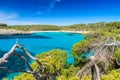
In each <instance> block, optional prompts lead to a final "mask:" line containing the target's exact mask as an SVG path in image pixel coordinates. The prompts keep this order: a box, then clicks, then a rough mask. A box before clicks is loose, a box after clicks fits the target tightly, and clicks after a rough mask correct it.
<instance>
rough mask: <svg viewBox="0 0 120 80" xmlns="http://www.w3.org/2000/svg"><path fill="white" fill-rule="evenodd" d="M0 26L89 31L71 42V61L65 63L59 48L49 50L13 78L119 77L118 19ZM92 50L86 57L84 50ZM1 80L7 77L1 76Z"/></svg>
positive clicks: (85, 79) (114, 79)
mask: <svg viewBox="0 0 120 80" xmlns="http://www.w3.org/2000/svg"><path fill="white" fill-rule="evenodd" d="M0 29H15V30H22V31H61V30H68V31H91V33H88V34H84V36H85V39H84V40H82V41H81V42H78V43H75V44H74V45H73V47H72V49H71V51H72V55H73V57H74V60H75V63H74V64H68V63H67V61H66V59H67V57H68V55H67V52H66V51H63V50H60V49H57V50H50V51H49V52H43V53H42V54H39V55H37V56H36V57H35V59H34V62H33V63H32V65H30V66H28V67H29V69H30V72H24V73H21V74H20V75H18V76H15V77H14V80H119V79H120V22H98V23H89V24H74V25H69V26H56V25H14V26H9V25H7V24H2V23H1V24H0ZM17 46H18V45H17ZM18 48H21V49H22V50H23V51H24V52H25V53H28V52H27V51H25V49H24V48H22V46H21V47H20V46H18ZM92 52H93V53H94V55H92V56H86V53H88V54H90V53H92ZM19 57H20V56H19ZM3 63H4V62H3ZM0 64H1V63H0ZM31 71H32V72H31ZM21 72H22V71H21ZM23 78H24V79H23ZM3 80H9V79H7V78H4V79H3Z"/></svg>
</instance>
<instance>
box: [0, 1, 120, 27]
mask: <svg viewBox="0 0 120 80" xmlns="http://www.w3.org/2000/svg"><path fill="white" fill-rule="evenodd" d="M103 21H104V22H111V21H120V0H0V23H6V24H8V25H21V24H23V25H26V24H27V25H28V24H52V25H72V24H80V23H85V24H87V23H95V22H103Z"/></svg>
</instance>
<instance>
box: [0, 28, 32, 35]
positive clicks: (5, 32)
mask: <svg viewBox="0 0 120 80" xmlns="http://www.w3.org/2000/svg"><path fill="white" fill-rule="evenodd" d="M13 34H30V32H25V31H18V30H14V29H0V35H13Z"/></svg>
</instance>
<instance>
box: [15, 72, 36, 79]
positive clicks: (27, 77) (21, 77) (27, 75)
mask: <svg viewBox="0 0 120 80" xmlns="http://www.w3.org/2000/svg"><path fill="white" fill-rule="evenodd" d="M14 80H34V76H33V75H32V74H27V73H23V74H20V75H19V76H16V77H14Z"/></svg>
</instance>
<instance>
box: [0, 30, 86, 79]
mask: <svg viewBox="0 0 120 80" xmlns="http://www.w3.org/2000/svg"><path fill="white" fill-rule="evenodd" d="M17 38H18V43H19V44H22V45H23V46H24V47H25V48H26V49H27V50H28V51H29V52H31V53H32V55H34V56H36V55H37V54H40V53H42V52H45V51H49V50H51V49H62V50H66V51H67V52H68V54H69V58H68V59H67V62H68V63H74V59H73V57H72V55H71V48H72V45H73V44H74V43H76V42H79V41H81V40H83V39H84V36H83V35H80V34H74V33H62V32H40V33H34V34H28V35H27V34H26V35H12V36H0V57H2V56H3V54H4V53H5V52H7V51H9V50H10V48H11V47H12V46H13V45H14V44H15V42H16V39H17ZM17 52H18V53H20V54H24V53H22V52H21V51H20V50H17ZM23 65H24V63H23V62H22V61H21V60H20V59H18V58H17V57H12V58H10V61H9V62H8V63H7V64H5V66H8V67H9V68H10V69H11V70H12V69H13V70H14V69H15V68H17V69H20V70H24V69H26V66H23ZM17 74H18V73H5V72H1V71H0V80H1V79H2V78H3V77H7V78H9V79H11V80H12V78H13V77H14V76H15V75H17Z"/></svg>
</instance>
